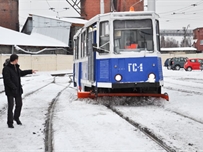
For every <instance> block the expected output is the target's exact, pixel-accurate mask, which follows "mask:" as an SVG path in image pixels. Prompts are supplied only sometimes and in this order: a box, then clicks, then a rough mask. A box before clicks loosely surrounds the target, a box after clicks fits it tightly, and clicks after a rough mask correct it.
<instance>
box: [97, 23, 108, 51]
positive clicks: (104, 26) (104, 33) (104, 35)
mask: <svg viewBox="0 0 203 152" xmlns="http://www.w3.org/2000/svg"><path fill="white" fill-rule="evenodd" d="M99 41H100V42H99V46H100V48H101V50H102V53H108V52H109V49H110V48H109V47H110V38H109V22H102V23H100V40H99Z"/></svg>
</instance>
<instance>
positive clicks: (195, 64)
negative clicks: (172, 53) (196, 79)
mask: <svg viewBox="0 0 203 152" xmlns="http://www.w3.org/2000/svg"><path fill="white" fill-rule="evenodd" d="M184 69H185V70H186V71H192V70H203V59H201V58H193V59H187V61H186V62H185V64H184Z"/></svg>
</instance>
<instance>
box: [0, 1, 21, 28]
mask: <svg viewBox="0 0 203 152" xmlns="http://www.w3.org/2000/svg"><path fill="white" fill-rule="evenodd" d="M18 3H19V2H18V0H0V26H2V27H5V28H9V29H12V30H15V31H19V19H18Z"/></svg>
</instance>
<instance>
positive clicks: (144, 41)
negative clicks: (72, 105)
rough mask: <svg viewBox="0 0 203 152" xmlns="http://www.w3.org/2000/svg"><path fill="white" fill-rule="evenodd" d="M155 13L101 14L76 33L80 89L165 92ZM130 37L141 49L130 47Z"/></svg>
mask: <svg viewBox="0 0 203 152" xmlns="http://www.w3.org/2000/svg"><path fill="white" fill-rule="evenodd" d="M157 18H158V17H157V15H156V14H155V13H153V12H147V13H146V12H116V13H115V12H114V13H108V14H101V15H98V16H96V17H94V18H93V19H91V20H90V21H88V22H87V23H86V24H85V26H84V27H83V28H82V29H80V30H79V31H78V32H77V34H76V35H75V36H74V65H73V71H74V74H73V76H74V84H75V86H77V87H78V90H80V91H93V92H102V93H103V92H110V93H112V92H114V93H122V92H130V93H136V92H138V93H161V87H162V86H163V73H162V64H161V58H160V57H159V54H160V53H159V49H160V45H159V43H160V42H159V27H158V19H157ZM127 37H128V38H129V37H132V38H133V39H134V40H136V41H137V44H136V45H137V48H136V47H135V48H130V49H128V48H126V47H125V46H124V45H125V44H126V41H127V40H126V39H127Z"/></svg>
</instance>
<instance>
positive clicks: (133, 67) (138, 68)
mask: <svg viewBox="0 0 203 152" xmlns="http://www.w3.org/2000/svg"><path fill="white" fill-rule="evenodd" d="M128 72H143V63H140V64H137V63H128Z"/></svg>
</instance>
